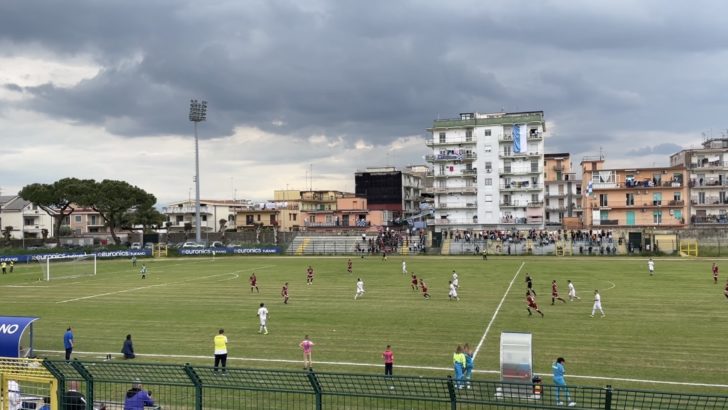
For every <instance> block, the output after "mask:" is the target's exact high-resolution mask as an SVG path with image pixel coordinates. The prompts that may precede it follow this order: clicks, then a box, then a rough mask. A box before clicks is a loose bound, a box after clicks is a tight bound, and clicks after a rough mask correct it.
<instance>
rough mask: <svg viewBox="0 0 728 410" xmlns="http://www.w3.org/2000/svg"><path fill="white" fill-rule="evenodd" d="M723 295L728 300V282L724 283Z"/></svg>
mask: <svg viewBox="0 0 728 410" xmlns="http://www.w3.org/2000/svg"><path fill="white" fill-rule="evenodd" d="M723 294H724V295H725V298H726V299H728V281H726V283H725V291H723Z"/></svg>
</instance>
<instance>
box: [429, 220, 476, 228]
mask: <svg viewBox="0 0 728 410" xmlns="http://www.w3.org/2000/svg"><path fill="white" fill-rule="evenodd" d="M434 224H435V225H436V226H448V225H475V224H477V222H473V221H472V220H467V219H449V218H446V219H434Z"/></svg>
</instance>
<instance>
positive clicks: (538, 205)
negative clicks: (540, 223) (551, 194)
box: [526, 201, 543, 208]
mask: <svg viewBox="0 0 728 410" xmlns="http://www.w3.org/2000/svg"><path fill="white" fill-rule="evenodd" d="M526 206H527V207H528V208H543V201H533V202H529V203H528V205H526Z"/></svg>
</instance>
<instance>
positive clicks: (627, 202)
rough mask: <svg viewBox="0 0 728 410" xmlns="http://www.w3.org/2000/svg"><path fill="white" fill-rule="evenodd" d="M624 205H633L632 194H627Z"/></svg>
mask: <svg viewBox="0 0 728 410" xmlns="http://www.w3.org/2000/svg"><path fill="white" fill-rule="evenodd" d="M625 205H627V206H630V205H634V194H627V199H626V201H625Z"/></svg>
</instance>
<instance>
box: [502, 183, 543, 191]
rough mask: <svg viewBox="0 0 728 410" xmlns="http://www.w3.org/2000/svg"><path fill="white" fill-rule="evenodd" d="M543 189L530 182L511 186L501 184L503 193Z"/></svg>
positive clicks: (539, 185)
mask: <svg viewBox="0 0 728 410" xmlns="http://www.w3.org/2000/svg"><path fill="white" fill-rule="evenodd" d="M541 189H543V185H541V184H532V183H530V182H529V181H521V182H511V183H510V184H500V190H501V191H540V190H541Z"/></svg>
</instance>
